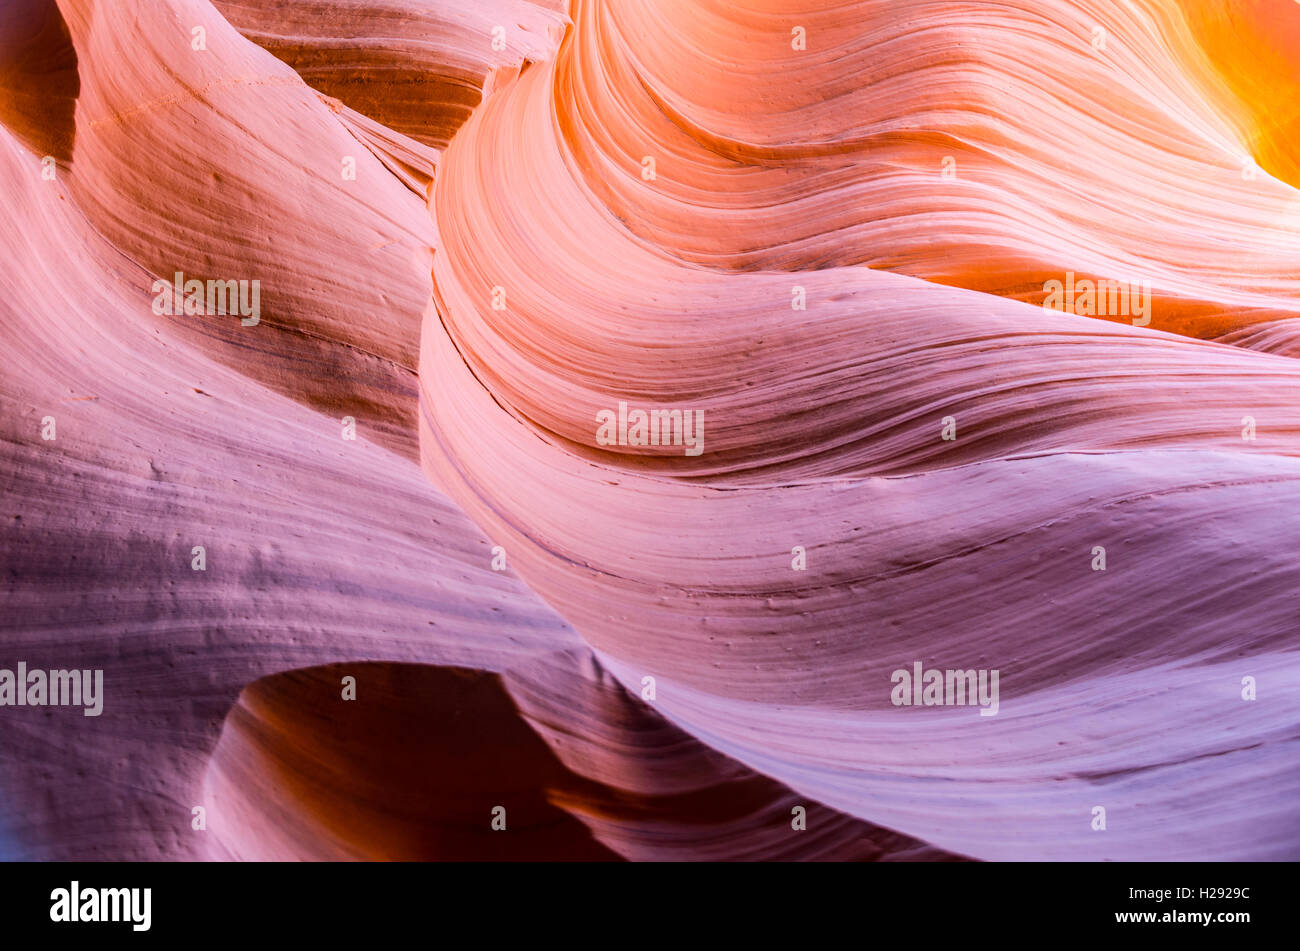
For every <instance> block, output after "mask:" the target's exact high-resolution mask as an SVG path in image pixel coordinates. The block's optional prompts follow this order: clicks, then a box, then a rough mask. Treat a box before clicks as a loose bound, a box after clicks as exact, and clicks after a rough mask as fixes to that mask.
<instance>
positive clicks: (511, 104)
mask: <svg viewBox="0 0 1300 951" xmlns="http://www.w3.org/2000/svg"><path fill="white" fill-rule="evenodd" d="M498 26H500V27H503V28H504V29H503V33H502V34H500V35H498V34H495V33H494V28H495V27H498ZM1298 53H1300V6H1295V5H1292V4H1282V5H1268V4H1263V3H1256V2H1254V0H1249V2H1243V3H1228V2H1226V0H1183V2H1177V3H1175V2H1172V0H1159V2H1157V0H1069V2H1067V0H1015V2H1013V3H1006V4H998V5H996V6H993V5H989V4H986V3H973V2H971V3H966V2H956V0H943V2H937V0H906V2H899V0H889V2H885V0H861V2H854V3H835V4H830V3H824V2H813V0H796V2H793V3H791V2H784V3H780V4H777V3H774V2H766V0H731V2H726V3H724V2H722V0H573V2H572V3H569V4H567V5H563V4H560V3H558V2H549V0H547V2H542V0H491V2H486V3H478V2H474V3H471V2H463V0H436V2H431V3H414V2H405V0H296V2H275V0H215V2H209V0H151V2H144V0H125V2H121V3H114V4H105V3H96V2H92V0H57V2H54V0H20V2H15V3H12V4H10V5H9V6H8V7H6V9H5V10H4V11H3V12H0V183H2V184H3V192H2V194H3V200H4V211H5V214H4V216H3V218H0V257H2V258H3V260H5V261H6V262H7V263H6V264H5V265H4V266H3V269H0V340H2V341H3V344H4V352H5V353H6V359H5V360H4V361H3V363H2V364H0V448H2V451H0V484H2V485H3V486H4V496H3V498H4V510H3V511H0V552H3V556H2V557H3V571H0V597H2V598H3V610H2V611H0V668H6V667H8V668H12V667H13V666H14V665H15V664H16V663H17V662H18V661H25V662H27V663H28V664H29V665H31V666H42V667H48V668H100V669H103V670H104V672H105V709H104V712H103V714H102V716H100V717H96V718H88V717H83V716H82V715H81V713H80V711H78V710H75V709H73V710H68V709H60V708H45V709H41V708H31V707H28V708H13V707H4V708H0V763H2V765H3V768H0V802H2V803H4V804H5V806H4V814H3V817H2V818H0V854H3V855H6V856H10V857H33V858H143V859H151V858H238V859H285V858H290V859H292V858H303V859H431V858H433V859H436V858H489V857H490V858H501V859H538V858H570V859H602V860H607V859H615V858H626V859H742V860H743V859H764V858H773V859H822V860H828V859H829V860H951V859H961V858H974V859H991V860H997V859H1210V858H1215V859H1293V858H1295V857H1296V856H1297V855H1300V823H1297V817H1296V804H1295V801H1294V796H1293V795H1291V791H1292V790H1293V789H1294V788H1295V784H1296V782H1297V780H1300V758H1298V757H1297V753H1298V752H1300V749H1298V743H1300V703H1297V701H1296V697H1297V696H1300V693H1298V692H1297V691H1298V688H1300V662H1298V661H1297V657H1298V656H1300V653H1298V651H1297V648H1298V646H1300V645H1298V644H1297V636H1296V631H1297V621H1300V611H1298V610H1297V608H1296V606H1295V598H1294V592H1295V590H1296V589H1297V587H1298V586H1300V562H1297V560H1296V558H1295V555H1294V552H1293V551H1292V548H1293V547H1294V546H1293V545H1292V541H1293V539H1294V538H1295V537H1296V535H1297V529H1298V528H1300V526H1298V525H1297V518H1298V516H1296V515H1295V513H1296V512H1297V511H1300V419H1298V418H1297V415H1296V405H1297V398H1300V364H1297V362H1296V359H1295V357H1296V354H1297V347H1298V346H1300V344H1297V339H1298V338H1297V335H1296V328H1297V326H1300V284H1297V277H1296V265H1297V262H1298V261H1300V192H1297V190H1296V187H1295V186H1296V184H1297V183H1300V174H1297V172H1296V164H1295V162H1296V159H1295V143H1296V138H1295V129H1296V125H1295V123H1296V112H1295V108H1296V107H1295V101H1296V99H1295V97H1294V96H1293V95H1291V92H1292V91H1294V89H1295V88H1296V84H1297V83H1300V79H1297V76H1296V74H1295V70H1294V63H1295V61H1296V59H1297V54H1298ZM47 157H48V160H47ZM176 271H181V272H183V273H184V274H185V276H186V277H189V278H194V279H199V280H204V281H206V280H234V281H243V280H249V281H251V280H258V281H259V282H260V286H261V289H262V291H261V293H262V296H261V313H260V315H259V320H258V321H256V322H255V323H253V324H251V325H250V324H247V323H241V321H240V319H239V316H238V315H234V314H225V315H219V316H212V315H186V314H179V315H168V314H159V313H157V312H156V308H155V306H154V305H155V304H156V291H155V284H154V282H155V281H156V280H158V279H162V280H164V281H167V280H169V279H170V277H171V276H172V275H173V273H174V272H176ZM1067 275H1072V277H1071V278H1070V280H1071V282H1072V283H1073V282H1074V281H1076V280H1077V281H1083V280H1099V279H1100V280H1115V281H1125V282H1127V281H1130V280H1132V281H1136V282H1138V284H1139V285H1141V284H1142V282H1146V283H1148V284H1149V285H1150V299H1149V310H1148V312H1147V316H1149V318H1150V320H1149V322H1147V321H1145V320H1136V319H1134V317H1133V315H1130V314H1127V313H1116V312H1097V309H1096V308H1093V309H1092V312H1091V313H1088V312H1086V311H1085V312H1077V308H1076V312H1057V311H1053V310H1048V309H1045V308H1044V307H1043V306H1040V305H1042V304H1043V303H1044V300H1045V298H1046V297H1047V295H1048V282H1050V281H1052V280H1061V281H1065V280H1066V278H1067ZM620 404H626V406H630V407H632V408H633V409H638V410H647V411H648V410H652V409H653V410H660V411H667V410H678V411H681V412H682V413H684V414H686V415H685V416H684V417H683V418H684V419H692V420H697V421H698V422H697V426H698V427H699V428H696V429H695V430H694V435H695V436H696V437H698V438H699V444H698V448H699V449H700V452H699V453H698V454H690V453H688V452H686V451H685V449H686V448H687V447H685V446H683V445H672V446H668V445H629V444H627V442H628V441H627V440H626V439H616V440H614V441H613V443H612V444H611V439H610V438H608V437H609V436H610V435H611V432H612V431H613V430H611V428H609V427H607V428H605V429H602V422H601V420H602V417H604V418H605V419H606V420H608V419H610V418H614V417H616V416H617V415H618V413H619V408H620ZM697 414H698V415H697ZM344 417H351V420H352V423H353V424H354V425H355V432H356V436H357V438H356V439H349V438H347V436H348V435H349V434H350V432H349V430H348V428H347V427H346V425H345V423H344ZM50 418H52V419H53V426H54V427H55V428H56V429H57V435H54V437H53V438H50V437H49V436H47V435H45V434H46V433H50V434H51V435H53V433H54V429H51V428H50V424H49V420H50ZM619 435H620V436H623V435H626V434H625V433H623V432H619ZM194 546H203V548H204V557H205V559H206V563H205V566H204V570H201V571H200V570H195V569H194V567H193V559H194V557H195V555H194ZM1101 549H1104V553H1103V554H1102V556H1101V557H1102V558H1103V559H1104V570H1101V569H1099V568H1098V561H1097V559H1098V551H1099V550H1101ZM507 560H508V567H507ZM918 662H919V663H922V664H923V665H924V666H925V667H926V668H928V669H945V668H947V669H954V668H956V669H995V670H997V671H998V672H999V674H1000V700H999V706H998V710H997V713H996V715H994V716H981V715H980V714H979V711H978V710H977V709H976V707H975V706H970V705H967V706H958V707H951V706H935V707H933V708H931V707H921V708H919V709H918V708H914V707H912V706H900V705H897V704H896V703H895V702H894V699H895V697H894V696H893V691H892V687H893V680H892V674H893V672H894V671H896V670H899V669H903V670H911V669H912V667H913V664H914V663H918ZM348 676H354V677H356V678H357V684H356V689H357V699H356V700H355V701H351V700H347V699H344V697H343V693H342V689H341V688H342V686H343V681H344V678H346V677H348ZM1243 678H1251V681H1250V682H1251V683H1252V684H1254V687H1255V689H1256V690H1257V699H1255V700H1246V699H1243V689H1244V688H1243ZM497 805H501V806H504V807H505V808H506V810H507V814H508V816H509V819H508V825H507V831H505V832H499V831H496V830H493V829H492V828H491V825H490V822H491V818H492V816H491V810H492V809H493V808H494V807H495V806H497ZM197 806H202V807H203V808H204V809H205V810H206V813H205V815H206V817H207V825H206V828H204V829H203V830H197V829H195V828H194V826H193V822H192V816H193V813H192V810H193V809H194V807H197ZM1098 806H1101V807H1104V809H1105V810H1106V814H1107V817H1108V825H1107V828H1106V830H1105V831H1104V833H1103V832H1099V831H1097V830H1096V829H1095V828H1094V826H1093V823H1094V821H1095V818H1094V815H1095V813H1094V810H1095V809H1096V807H1098ZM799 808H803V809H804V810H805V812H806V820H807V828H806V829H805V830H799V829H798V828H797V827H795V826H793V825H792V815H793V814H795V813H796V812H797V810H798V809H799Z"/></svg>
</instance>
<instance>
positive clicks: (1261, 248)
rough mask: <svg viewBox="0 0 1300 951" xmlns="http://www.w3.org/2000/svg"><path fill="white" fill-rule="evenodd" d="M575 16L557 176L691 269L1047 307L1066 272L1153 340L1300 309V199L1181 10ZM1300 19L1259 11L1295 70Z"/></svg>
mask: <svg viewBox="0 0 1300 951" xmlns="http://www.w3.org/2000/svg"><path fill="white" fill-rule="evenodd" d="M574 6H575V10H574V19H575V22H576V24H577V27H576V29H575V30H574V31H573V33H572V34H571V37H570V40H569V42H568V43H567V44H566V47H565V49H564V50H563V51H562V53H561V55H560V58H559V63H558V69H557V75H556V77H555V90H556V92H555V96H554V102H553V112H554V114H555V121H556V123H557V126H558V127H559V129H560V130H561V131H562V133H563V136H564V139H565V143H566V146H567V148H568V149H570V150H571V152H572V155H571V157H570V159H569V161H570V163H571V165H572V166H573V167H575V168H578V169H581V170H582V171H583V172H584V173H585V175H584V181H585V184H586V187H587V188H589V189H590V190H591V191H592V192H593V194H595V195H596V196H598V198H599V199H600V200H601V201H602V202H603V203H604V204H606V205H607V206H608V207H609V209H610V210H611V211H612V212H614V213H615V214H616V215H618V217H619V218H620V219H621V220H623V221H625V222H627V223H628V225H629V227H630V228H631V229H632V230H633V231H634V232H635V233H636V234H638V235H640V236H642V237H645V238H647V239H648V240H650V241H652V242H654V243H655V244H657V245H658V246H659V247H661V248H663V249H664V250H666V251H667V252H669V253H671V254H674V255H676V256H678V257H681V258H682V259H683V260H687V261H692V262H696V263H701V264H705V265H707V266H710V267H715V268H722V269H729V270H731V269H740V270H753V269H784V270H798V271H802V270H812V269H818V268H823V267H826V266H829V265H837V264H840V265H842V264H866V265H869V266H872V267H876V268H885V269H890V270H896V271H900V272H902V273H906V274H911V275H914V276H918V277H923V278H925V279H927V280H931V281H936V282H939V283H944V284H955V285H960V286H965V287H973V288H975V289H978V290H982V291H986V292H989V293H995V294H999V295H1002V296H1009V297H1015V298H1018V299H1023V300H1029V301H1031V302H1033V303H1035V304H1038V303H1041V302H1042V301H1043V300H1044V298H1045V293H1044V288H1043V285H1044V284H1045V283H1046V282H1047V281H1050V280H1053V279H1061V280H1063V279H1064V277H1065V274H1066V273H1067V272H1073V273H1076V274H1078V275H1079V277H1080V278H1085V277H1086V278H1088V279H1092V280H1096V279H1102V280H1115V281H1124V282H1128V281H1136V282H1149V283H1150V285H1151V290H1152V293H1153V295H1154V296H1155V298H1156V299H1155V302H1154V304H1153V307H1152V315H1151V317H1152V323H1151V325H1152V326H1155V327H1159V328H1161V329H1167V330H1173V331H1176V332H1179V333H1185V334H1192V335H1195V336H1200V337H1212V336H1215V335H1217V334H1219V333H1223V332H1226V331H1228V330H1231V329H1235V328H1236V327H1238V326H1240V325H1241V324H1242V323H1243V322H1245V321H1251V320H1260V319H1274V318H1277V317H1282V316H1293V315H1294V314H1295V313H1296V308H1297V305H1298V303H1300V285H1297V284H1296V279H1295V276H1294V262H1295V260H1296V256H1297V253H1298V252H1300V243H1298V242H1300V196H1298V195H1297V193H1296V191H1295V189H1294V188H1293V187H1291V185H1288V184H1286V182H1285V181H1279V180H1277V179H1275V178H1273V177H1272V176H1271V175H1269V174H1267V173H1266V172H1264V171H1262V170H1260V169H1258V168H1257V167H1256V165H1255V161H1256V156H1254V155H1253V153H1252V148H1253V147H1254V146H1256V145H1257V140H1258V139H1259V134H1258V133H1257V132H1255V131H1254V130H1252V129H1250V128H1248V126H1249V123H1247V122H1246V121H1245V116H1244V114H1243V113H1244V110H1243V109H1242V108H1241V106H1240V101H1239V99H1238V97H1236V96H1234V95H1233V94H1232V93H1231V92H1230V91H1229V90H1228V89H1227V88H1226V87H1225V83H1224V81H1223V79H1222V78H1221V75H1220V72H1219V71H1218V70H1216V69H1215V68H1214V65H1213V64H1212V63H1211V62H1210V60H1209V59H1208V58H1207V56H1206V54H1205V52H1204V50H1203V49H1202V47H1201V45H1199V44H1198V39H1199V40H1206V36H1205V26H1204V23H1203V22H1200V21H1196V24H1197V25H1198V26H1200V29H1196V28H1194V26H1193V23H1192V22H1189V20H1190V19H1191V17H1192V15H1193V14H1192V13H1191V12H1188V11H1184V10H1183V9H1181V8H1180V6H1179V5H1178V4H1176V3H1171V2H1164V0H1088V2H1073V0H1021V2H1016V3H1008V4H998V5H996V6H990V5H989V4H987V3H979V2H956V3H952V2H933V0H903V2H899V0H877V2H870V0H868V2H863V3H852V4H833V5H832V4H823V3H819V2H807V3H782V4H772V3H768V2H765V0H742V2H731V0H728V2H697V0H675V2H667V3H664V2H660V0H619V2H592V0H584V2H578V3H575V5H574ZM1202 6H1205V7H1209V6H1211V4H1203V5H1202ZM1277 6H1279V7H1282V6H1287V5H1277ZM1296 18H1297V11H1295V10H1293V9H1290V8H1289V7H1288V8H1287V9H1281V10H1277V11H1274V12H1273V13H1271V14H1270V15H1269V16H1268V17H1267V21H1272V20H1276V21H1278V22H1280V23H1283V24H1285V25H1286V29H1287V30H1288V31H1289V34H1279V33H1277V32H1274V33H1273V34H1272V35H1274V36H1278V35H1282V36H1288V35H1289V37H1290V40H1289V43H1290V45H1288V46H1284V47H1283V53H1282V54H1281V55H1287V56H1290V57H1291V58H1292V59H1294V58H1295V57H1296V55H1297V53H1298V52H1300V42H1297V39H1296V37H1297V33H1298V32H1300V26H1297V25H1296V24H1295V22H1294V21H1295V20H1296ZM1267 21H1266V22H1267ZM1265 28H1266V27H1264V26H1263V25H1262V24H1261V25H1260V26H1259V27H1258V29H1260V30H1263V29H1265ZM796 30H801V31H803V32H802V34H801V35H800V36H799V37H795V36H792V33H793V32H794V31H796ZM1233 35H1235V34H1234V31H1224V32H1223V40H1222V43H1223V45H1224V46H1226V45H1228V44H1229V43H1231V42H1233V40H1232V39H1231V37H1232V36H1233ZM1275 42H1276V43H1279V44H1281V43H1286V42H1288V41H1287V40H1285V39H1281V40H1276V41H1275ZM797 43H802V44H803V46H804V48H801V49H793V48H792V47H793V46H795V45H797ZM1275 55H1277V54H1275ZM1255 75H1258V74H1255ZM1265 75H1269V76H1271V75H1273V74H1272V73H1267V74H1265ZM1282 88H1286V87H1282ZM1278 98H1279V99H1282V98H1283V97H1282V96H1279V97H1278ZM1264 104H1265V103H1262V102H1261V103H1259V105H1260V106H1263V105H1264ZM1287 108H1290V107H1289V106H1288V107H1287ZM1261 111H1263V110H1262V109H1261ZM649 160H653V162H654V163H655V164H654V176H655V177H654V179H653V181H647V180H646V174H645V172H646V165H645V163H646V162H647V161H649ZM1268 164H1269V165H1276V162H1274V161H1271V160H1270V161H1269V162H1268ZM1279 171H1285V169H1279ZM1126 322H1127V321H1126Z"/></svg>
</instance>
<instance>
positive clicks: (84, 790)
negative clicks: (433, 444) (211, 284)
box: [0, 129, 580, 860]
mask: <svg viewBox="0 0 1300 951" xmlns="http://www.w3.org/2000/svg"><path fill="white" fill-rule="evenodd" d="M0 180H3V181H4V182H6V183H8V186H9V187H8V188H7V190H6V202H5V212H6V213H5V215H4V216H3V218H0V256H2V257H3V259H4V260H5V261H6V262H9V263H8V264H7V265H6V267H5V269H4V271H3V274H2V275H0V281H2V285H3V286H2V288H0V290H2V293H0V339H3V341H4V348H3V349H4V352H5V354H6V358H5V360H4V361H3V363H0V446H2V447H3V450H4V451H3V453H0V485H2V486H3V487H4V490H3V498H4V508H3V510H0V540H2V541H3V550H4V561H3V564H4V572H3V577H2V579H0V600H2V601H3V605H4V610H3V612H0V668H3V669H5V670H9V671H12V670H14V669H15V668H16V665H17V663H19V662H24V663H26V664H28V666H29V667H30V668H32V669H36V668H44V669H65V670H66V669H88V670H94V669H98V670H101V671H103V678H104V682H103V694H102V697H103V705H102V712H101V713H100V714H99V715H98V716H95V717H87V716H84V715H83V713H82V712H81V711H80V710H77V709H72V710H68V709H58V710H56V709H50V708H40V707H34V708H33V707H26V708H19V707H13V706H4V707H0V763H2V765H0V802H3V803H5V812H6V815H5V819H4V822H3V824H0V827H2V828H4V830H5V833H6V838H8V839H12V843H13V844H12V853H13V856H14V857H21V858H26V859H81V860H84V859H114V860H124V859H140V860H143V859H158V858H186V857H200V856H203V855H207V854H209V851H208V850H209V849H210V847H211V846H210V843H209V842H208V840H207V838H206V837H205V836H204V835H202V834H200V833H199V832H198V831H196V830H194V829H193V828H192V825H191V823H192V821H193V820H192V816H191V812H192V809H193V808H195V807H204V808H207V809H208V810H209V813H210V815H211V818H212V820H213V822H214V824H219V823H220V816H219V815H218V814H213V810H212V809H211V803H207V802H206V801H205V800H204V798H203V777H204V774H205V771H206V764H207V757H208V755H209V754H210V753H211V752H212V751H213V749H214V748H215V746H216V744H217V741H218V738H219V735H220V732H221V728H222V722H223V719H224V717H225V716H226V713H227V712H228V710H229V709H230V708H231V706H232V705H233V704H234V702H235V701H236V699H237V697H238V695H239V693H240V691H241V690H242V689H243V688H244V687H245V685H247V684H248V683H251V682H253V681H255V680H257V679H258V678H261V677H264V676H268V675H272V674H276V673H280V672H282V671H285V670H290V669H293V668H295V667H307V666H315V665H318V664H328V663H336V662H343V661H357V660H368V661H374V660H389V661H398V662H405V663H428V664H451V665H463V666H471V667H477V668H482V669H485V670H501V669H504V668H505V667H507V666H509V664H510V662H511V661H510V659H511V658H512V657H523V656H526V655H528V654H529V653H535V652H537V651H539V650H541V651H547V652H549V651H553V650H556V649H559V648H563V647H566V646H568V647H577V646H580V642H579V641H578V639H577V638H576V636H575V635H574V634H573V632H572V630H571V628H570V627H569V626H568V625H567V624H566V623H565V622H564V621H563V620H562V619H560V618H559V617H558V616H556V615H555V614H554V612H553V611H551V610H550V609H549V608H547V607H546V606H545V605H543V604H542V603H541V602H540V601H539V600H538V599H537V598H536V596H535V595H533V594H532V593H531V592H529V591H528V590H527V589H526V588H524V587H523V586H522V585H521V584H520V583H519V582H518V581H517V580H516V579H514V578H512V577H510V576H509V575H507V574H504V573H501V572H495V571H492V570H491V568H490V566H489V565H490V546H489V545H488V544H487V540H486V539H485V538H484V537H483V536H482V535H481V533H480V532H479V531H478V530H477V529H476V528H475V527H474V526H473V525H472V524H471V523H470V522H469V521H468V520H467V519H466V518H465V517H464V516H463V515H462V514H461V513H460V512H459V511H457V509H456V507H455V506H454V505H452V504H451V503H450V502H449V501H448V500H447V499H446V498H445V497H443V496H442V495H440V494H439V493H438V492H436V491H435V490H434V489H433V488H432V487H431V486H429V484H428V482H427V480H426V479H425V478H424V477H423V475H422V474H421V472H420V471H419V469H418V468H417V467H416V466H415V465H414V464H412V463H411V462H410V461H408V460H406V459H404V458H402V457H400V456H398V455H395V454H394V453H392V452H389V451H386V450H383V449H381V448H380V447H378V446H375V445H373V444H371V443H369V442H368V441H366V440H362V439H358V440H354V441H345V440H343V439H341V438H340V426H339V423H338V421H337V420H334V419H330V418H328V417H325V416H322V415H321V414H320V413H318V412H315V411H313V410H311V409H308V408H306V407H304V406H301V405H299V404H298V403H295V402H294V401H292V400H290V399H289V398H287V397H286V396H282V395H280V394H277V393H275V392H273V391H271V390H269V389H267V388H266V387H264V386H262V385H260V384H258V383H256V382H253V381H252V380H250V379H248V378H247V377H245V376H243V375H241V374H239V373H237V372H236V371H234V370H232V369H229V368H227V367H225V366H223V365H221V364H220V363H217V362H215V361H214V360H213V359H211V357H210V356H209V355H208V354H207V352H206V351H205V349H204V348H203V347H202V346H201V345H200V346H196V345H195V344H194V342H193V341H191V340H189V339H187V335H186V334H184V333H181V332H179V331H178V330H177V329H176V326H177V325H176V324H175V323H172V322H158V321H155V320H153V319H152V318H151V315H150V300H151V299H150V296H149V294H148V293H147V291H145V290H144V289H142V283H141V276H142V275H143V274H144V272H143V271H142V270H141V269H140V268H139V267H138V266H137V265H135V264H133V263H132V262H130V261H129V260H128V259H127V258H126V257H124V256H123V255H122V254H121V253H120V252H119V251H117V250H116V249H114V248H113V247H112V246H111V245H110V244H108V243H107V242H106V241H104V240H103V239H102V238H101V237H100V236H99V235H98V234H96V233H95V231H94V229H92V228H90V227H89V226H88V225H87V222H86V220H85V219H84V218H83V217H82V216H81V215H80V214H79V212H78V211H77V210H76V209H75V208H74V207H73V206H72V203H71V201H70V200H69V198H70V196H69V192H68V190H67V188H66V186H65V185H64V184H63V183H62V182H60V181H57V180H56V181H54V182H49V181H44V180H42V179H41V177H40V165H39V163H38V161H37V159H36V157H35V156H33V155H31V154H30V153H28V152H26V151H25V150H24V149H23V148H22V147H21V146H19V145H18V143H17V142H16V140H15V139H14V138H13V137H12V136H11V135H10V134H9V133H8V132H7V131H5V130H3V129H0ZM251 329H256V328H251ZM47 436H48V437H49V438H46V437H47ZM200 549H201V551H200ZM196 565H198V566H200V567H199V568H196ZM10 851H11V850H10V848H9V847H8V846H6V847H5V853H6V854H9V853H10Z"/></svg>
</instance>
